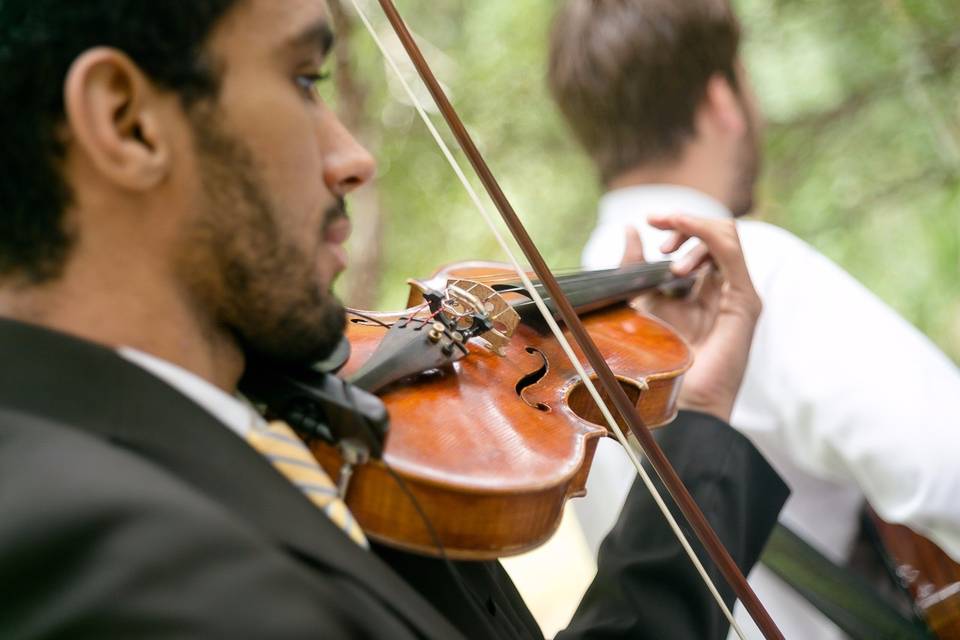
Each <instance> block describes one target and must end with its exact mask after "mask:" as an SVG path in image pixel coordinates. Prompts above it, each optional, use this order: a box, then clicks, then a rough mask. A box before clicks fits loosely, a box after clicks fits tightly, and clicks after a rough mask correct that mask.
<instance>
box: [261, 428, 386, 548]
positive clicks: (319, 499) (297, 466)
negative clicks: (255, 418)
mask: <svg viewBox="0 0 960 640" xmlns="http://www.w3.org/2000/svg"><path fill="white" fill-rule="evenodd" d="M247 440H248V441H249V442H250V444H251V445H252V446H253V448H254V449H256V450H257V451H259V452H260V453H262V454H263V455H264V456H266V458H267V459H268V460H269V461H270V463H271V464H273V466H274V467H276V469H277V471H279V472H280V473H282V474H283V475H284V476H285V477H286V478H287V479H288V480H289V481H290V482H292V483H293V484H295V485H296V486H297V488H299V489H300V490H301V491H303V493H304V494H306V496H307V498H309V499H310V502H312V503H313V504H315V505H317V506H318V507H320V509H322V510H323V512H324V513H325V514H327V516H328V517H329V518H330V519H331V520H333V523H334V524H336V525H337V526H338V527H340V528H341V529H343V531H344V533H346V534H347V535H348V536H350V539H351V540H353V541H354V542H356V543H357V544H358V545H360V546H361V547H363V548H364V549H368V548H369V544H368V543H367V538H366V536H364V535H363V530H361V529H360V525H358V524H357V521H356V520H355V519H354V517H353V514H351V513H350V510H349V509H348V508H347V505H346V504H345V503H344V502H343V500H341V499H340V495H339V494H338V493H337V488H336V487H335V486H334V484H333V482H332V481H331V480H330V476H328V475H327V473H326V472H325V471H324V470H323V469H322V468H321V467H320V465H319V464H318V463H317V461H316V459H315V458H314V457H313V454H311V453H310V450H309V449H307V447H306V445H304V444H303V442H302V441H301V440H300V438H298V437H297V436H296V434H294V432H293V429H291V428H290V426H289V425H287V423H285V422H281V421H279V420H275V421H273V422H271V423H270V424H268V425H266V426H263V425H262V424H261V425H258V426H255V427H254V428H252V429H251V430H250V434H249V435H248V436H247Z"/></svg>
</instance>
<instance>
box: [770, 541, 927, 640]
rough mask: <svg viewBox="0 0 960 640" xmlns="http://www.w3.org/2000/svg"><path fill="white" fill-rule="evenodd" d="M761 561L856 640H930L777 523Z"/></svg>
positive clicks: (913, 621)
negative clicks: (882, 639) (881, 639)
mask: <svg viewBox="0 0 960 640" xmlns="http://www.w3.org/2000/svg"><path fill="white" fill-rule="evenodd" d="M760 561H761V562H762V563H763V564H765V565H766V566H767V568H769V569H770V570H771V571H773V572H774V573H775V574H776V575H777V576H779V577H780V579H781V580H783V581H784V582H786V583H787V584H788V585H790V586H791V587H792V588H793V590H794V591H796V592H797V593H798V594H800V595H801V596H803V597H804V598H805V599H806V600H807V601H808V602H809V603H810V604H812V605H813V606H815V607H816V608H817V609H818V610H819V611H820V613H822V614H823V615H825V616H826V617H827V618H829V619H830V620H831V621H832V622H833V623H834V624H836V625H837V626H838V627H840V629H842V630H843V631H844V633H846V634H847V635H849V636H850V637H851V638H852V639H853V640H876V639H877V638H884V639H885V640H914V639H916V640H930V639H931V638H934V637H935V636H933V635H932V634H931V633H930V631H929V630H928V629H927V627H926V625H925V624H924V623H923V622H922V621H920V620H917V619H915V618H908V617H906V616H904V615H902V614H901V613H900V612H899V611H897V610H896V609H895V608H894V607H893V606H892V605H891V604H890V603H889V602H888V601H887V600H886V599H885V598H883V597H881V596H880V595H879V594H878V593H877V592H876V591H875V590H874V589H873V588H872V587H871V586H870V585H869V584H867V582H866V581H864V580H863V579H861V578H860V577H859V576H856V575H854V574H852V573H850V572H849V571H847V570H845V569H843V568H842V567H838V566H837V565H836V564H834V563H833V562H831V561H830V560H828V559H827V558H826V557H824V555H823V554H821V553H820V552H819V551H817V550H816V549H814V548H813V547H812V546H810V544H808V543H807V542H806V541H805V540H804V539H803V538H801V537H800V536H798V535H797V534H796V533H794V532H793V531H791V530H790V529H788V528H787V527H785V526H783V524H777V526H776V528H775V529H774V530H773V534H772V535H771V536H770V541H769V542H768V543H767V546H766V549H765V550H764V552H763V556H761V558H760Z"/></svg>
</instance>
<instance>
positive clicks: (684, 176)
mask: <svg viewBox="0 0 960 640" xmlns="http://www.w3.org/2000/svg"><path fill="white" fill-rule="evenodd" d="M723 166H724V165H723V164H722V163H719V162H718V161H716V160H714V159H712V158H707V157H706V156H705V155H703V154H693V153H687V154H685V155H684V157H683V158H682V159H681V160H680V161H678V162H673V163H663V164H650V165H639V166H636V167H632V168H630V169H628V170H627V171H624V172H622V173H620V174H618V175H616V176H614V177H613V178H612V179H611V180H610V181H609V182H608V183H607V185H606V186H607V190H608V191H612V190H614V189H622V188H625V187H635V186H639V185H645V184H670V185H677V186H681V187H689V188H691V189H696V190H697V191H700V192H701V193H705V194H706V195H708V196H710V197H712V198H713V199H715V200H717V201H718V202H720V203H722V204H723V205H724V206H726V207H727V208H730V207H731V206H732V205H731V203H730V193H729V189H728V188H727V186H726V185H727V182H728V180H727V179H726V176H725V175H724V172H723V171H721V170H718V167H723Z"/></svg>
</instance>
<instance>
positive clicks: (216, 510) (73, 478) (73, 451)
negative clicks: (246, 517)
mask: <svg viewBox="0 0 960 640" xmlns="http://www.w3.org/2000/svg"><path fill="white" fill-rule="evenodd" d="M0 485H2V486H4V487H6V488H9V489H11V490H10V491H6V492H2V494H0V511H3V512H4V513H6V514H12V513H14V512H17V513H20V514H22V515H23V516H24V517H29V514H30V513H31V512H32V511H33V510H34V509H35V508H36V505H37V504H38V503H41V502H42V504H44V505H45V509H44V517H47V518H59V519H64V520H65V519H69V518H71V517H78V518H83V519H85V520H87V521H92V520H95V519H96V518H98V517H110V516H111V514H112V516H119V515H123V516H124V517H135V516H137V515H138V514H147V515H149V516H150V517H156V516H157V515H158V514H165V515H167V516H169V515H172V514H171V512H174V511H175V512H176V515H177V517H178V519H179V520H180V522H182V523H183V522H186V521H188V520H189V519H191V518H192V519H200V520H210V519H216V520H225V519H228V518H229V515H228V513H227V512H226V511H225V510H224V509H223V508H222V507H220V506H219V505H218V504H217V503H215V502H214V501H213V500H211V499H208V498H207V497H206V496H204V495H203V494H201V493H199V492H198V491H197V490H195V489H194V488H193V487H191V486H190V485H188V484H187V483H185V482H184V481H182V480H181V479H179V478H177V477H176V476H174V475H173V474H171V473H169V472H167V471H166V470H164V469H162V468H160V467H159V466H157V465H155V464H153V463H152V462H150V461H149V460H147V459H146V458H144V457H142V456H140V455H138V454H137V453H136V452H134V451H131V450H128V449H126V448H123V447H121V446H118V445H115V444H113V443H111V442H109V441H108V440H106V439H103V438H100V437H98V436H95V435H93V434H89V433H86V432H83V431H80V430H79V429H73V428H71V427H70V426H69V425H65V424H59V423H57V422H54V421H51V420H47V419H44V418H41V417H38V416H33V415H26V414H20V413H15V412H10V411H6V410H2V408H0Z"/></svg>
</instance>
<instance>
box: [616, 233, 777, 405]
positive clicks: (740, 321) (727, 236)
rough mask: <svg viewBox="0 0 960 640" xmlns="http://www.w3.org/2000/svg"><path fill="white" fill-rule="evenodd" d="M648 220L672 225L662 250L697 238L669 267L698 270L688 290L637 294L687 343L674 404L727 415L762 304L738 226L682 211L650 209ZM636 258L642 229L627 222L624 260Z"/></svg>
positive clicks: (640, 252) (680, 271) (689, 272)
mask: <svg viewBox="0 0 960 640" xmlns="http://www.w3.org/2000/svg"><path fill="white" fill-rule="evenodd" d="M648 222H649V223H650V224H651V225H652V226H654V227H656V228H657V229H664V230H671V231H673V232H674V235H673V236H672V237H671V238H670V239H668V240H667V241H666V242H665V243H664V244H663V246H662V247H661V251H662V252H663V253H667V254H669V253H673V252H674V251H676V250H677V249H678V248H679V247H680V245H682V244H683V243H684V242H686V241H687V240H688V239H690V238H698V239H699V240H700V244H698V245H697V246H695V247H694V248H693V249H692V250H691V251H690V252H688V253H687V254H686V255H685V256H684V257H683V258H682V259H681V260H680V261H679V262H676V263H674V265H673V266H672V268H671V269H672V271H673V273H674V274H675V275H677V276H679V277H687V276H690V275H696V276H697V277H698V281H697V285H696V286H695V287H694V289H693V290H692V291H691V293H690V295H689V296H687V297H685V298H682V299H677V298H672V297H667V296H664V295H662V294H659V293H652V294H649V295H647V296H644V297H643V298H640V299H639V300H638V306H639V307H640V308H641V309H642V310H644V311H646V312H648V313H650V314H652V315H654V316H657V317H658V318H660V319H662V320H663V321H664V322H666V323H668V324H670V325H671V326H672V327H673V328H674V329H676V331H677V333H679V334H680V335H681V336H683V337H684V338H685V339H686V340H687V342H689V343H690V345H691V347H692V348H693V351H694V355H695V360H694V363H693V366H692V367H691V368H690V370H689V371H687V373H686V375H685V376H684V382H683V387H682V388H681V390H680V397H679V398H678V400H677V405H678V406H679V407H680V408H681V409H690V410H694V411H701V412H703V413H709V414H711V415H714V416H716V417H718V418H721V419H722V420H724V421H726V422H729V421H730V414H731V413H732V411H733V403H734V400H736V397H737V392H738V391H739V390H740V384H741V382H742V381H743V373H744V370H745V369H746V367H747V358H748V356H749V353H750V343H751V341H752V340H753V330H754V327H755V326H756V323H757V319H758V318H759V316H760V311H761V308H762V305H761V302H760V297H759V296H758V295H757V292H756V290H755V289H754V288H753V283H752V282H751V280H750V274H749V273H748V272H747V266H746V263H745V262H744V259H743V250H742V249H741V247H740V237H739V236H738V235H737V228H736V225H735V223H734V222H733V221H732V220H710V219H701V218H692V217H689V216H683V215H667V216H650V218H649V219H648ZM642 261H643V245H642V243H641V241H640V235H639V234H638V233H637V231H636V229H634V228H633V227H631V228H629V229H628V232H627V245H626V251H625V252H624V259H623V264H627V263H632V262H642Z"/></svg>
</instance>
